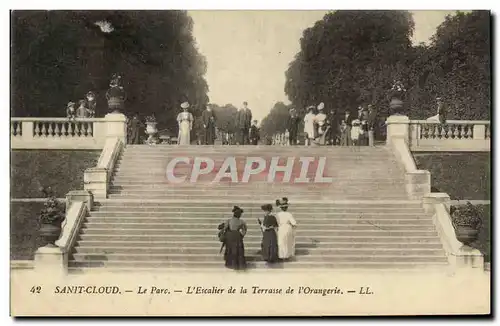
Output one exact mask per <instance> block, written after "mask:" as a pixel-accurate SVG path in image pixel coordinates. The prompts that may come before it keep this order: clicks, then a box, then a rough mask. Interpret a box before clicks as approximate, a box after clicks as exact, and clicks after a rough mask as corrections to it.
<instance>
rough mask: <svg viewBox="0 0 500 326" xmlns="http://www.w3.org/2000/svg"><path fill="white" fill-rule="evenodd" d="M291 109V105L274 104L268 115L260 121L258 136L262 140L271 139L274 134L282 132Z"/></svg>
mask: <svg viewBox="0 0 500 326" xmlns="http://www.w3.org/2000/svg"><path fill="white" fill-rule="evenodd" d="M291 108H292V106H291V105H286V104H285V103H283V102H277V103H275V104H274V106H273V108H272V109H271V111H270V112H269V114H268V115H267V116H266V117H265V118H264V119H262V122H261V124H260V134H261V138H262V139H265V138H268V137H271V136H272V135H274V134H275V133H280V132H284V131H285V130H286V129H287V122H288V117H289V115H290V113H289V112H290V109H291ZM299 130H300V127H299Z"/></svg>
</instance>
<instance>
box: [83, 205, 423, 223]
mask: <svg viewBox="0 0 500 326" xmlns="http://www.w3.org/2000/svg"><path fill="white" fill-rule="evenodd" d="M242 208H243V209H244V211H245V212H244V213H243V220H246V219H247V218H249V217H261V216H263V212H262V210H261V209H260V208H257V207H255V208H251V207H245V206H242ZM291 212H292V213H293V215H294V217H296V218H297V219H301V220H308V219H315V220H317V219H327V220H333V219H337V220H339V219H344V218H346V219H349V218H351V219H356V218H369V219H378V218H387V219H430V216H428V215H426V214H423V212H422V211H421V210H420V209H409V210H408V211H406V210H386V211H373V212H372V211H370V210H363V209H359V210H356V209H354V208H353V209H352V210H346V209H344V210H340V209H338V210H334V209H332V210H314V211H311V212H308V211H307V210H305V209H303V210H300V211H299V210H296V209H295V210H291ZM90 215H91V216H101V217H102V216H106V217H113V216H114V217H126V216H129V217H163V218H176V217H178V218H186V216H189V217H190V218H193V219H195V220H196V219H197V218H202V219H207V218H218V219H221V218H230V217H231V215H232V213H231V209H230V208H227V209H218V208H203V207H185V208H184V209H182V208H178V209H176V208H169V207H165V208H144V209H143V208H140V207H138V208H134V207H121V208H120V207H116V208H111V207H102V208H100V209H99V210H98V211H92V212H91V214H90Z"/></svg>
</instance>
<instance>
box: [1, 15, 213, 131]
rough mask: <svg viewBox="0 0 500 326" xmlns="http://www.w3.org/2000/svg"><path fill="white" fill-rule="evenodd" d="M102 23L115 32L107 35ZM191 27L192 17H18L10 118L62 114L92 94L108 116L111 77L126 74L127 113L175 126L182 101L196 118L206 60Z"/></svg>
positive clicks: (101, 112)
mask: <svg viewBox="0 0 500 326" xmlns="http://www.w3.org/2000/svg"><path fill="white" fill-rule="evenodd" d="M97 21H106V22H109V23H110V25H111V26H112V28H113V31H111V32H109V33H107V32H103V31H102V30H101V28H100V27H99V26H97V25H96V24H95V23H96V22H97ZM192 29H193V21H192V19H191V18H190V17H189V16H188V15H187V13H186V12H185V11H14V12H13V14H12V50H11V51H12V58H13V60H12V68H13V74H12V75H13V78H12V84H13V85H12V103H13V106H12V109H11V114H12V115H14V116H61V115H62V114H63V111H64V108H65V104H66V103H67V102H68V101H70V100H73V101H75V100H79V99H82V98H83V97H84V94H85V93H86V92H87V91H89V90H93V91H94V92H96V93H97V94H98V107H97V115H98V116H103V115H104V114H106V113H107V103H106V101H105V99H104V94H105V92H106V90H107V89H108V83H109V78H110V76H111V74H112V73H113V72H119V73H120V74H122V76H123V82H124V83H123V84H124V87H125V90H126V92H127V101H126V108H125V112H124V113H126V114H130V113H135V112H137V113H139V114H140V115H149V114H151V113H155V115H156V117H157V119H158V121H159V122H160V124H161V125H163V126H164V127H166V128H172V127H174V128H175V126H176V121H175V116H176V114H177V113H178V112H180V109H179V104H180V103H181V102H182V101H189V102H190V103H191V105H192V108H193V113H194V114H195V116H196V115H198V114H199V112H200V111H201V109H202V108H203V107H204V106H205V104H206V103H207V102H208V97H207V95H206V94H207V92H208V86H207V83H206V81H205V79H204V74H205V72H206V62H205V59H204V58H203V57H202V56H201V55H200V54H199V53H198V50H197V48H196V46H195V41H194V38H193V36H192Z"/></svg>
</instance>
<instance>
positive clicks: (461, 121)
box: [410, 120, 491, 125]
mask: <svg viewBox="0 0 500 326" xmlns="http://www.w3.org/2000/svg"><path fill="white" fill-rule="evenodd" d="M417 123H424V124H426V123H428V124H440V123H441V122H439V121H427V120H410V124H417ZM490 123H491V122H490V121H489V120H446V121H445V124H468V125H469V124H475V125H489V124H490Z"/></svg>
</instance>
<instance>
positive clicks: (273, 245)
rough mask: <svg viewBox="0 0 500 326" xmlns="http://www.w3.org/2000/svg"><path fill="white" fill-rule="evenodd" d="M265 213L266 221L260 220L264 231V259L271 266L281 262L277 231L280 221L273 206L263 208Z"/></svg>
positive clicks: (266, 205)
mask: <svg viewBox="0 0 500 326" xmlns="http://www.w3.org/2000/svg"><path fill="white" fill-rule="evenodd" d="M261 209H262V210H263V211H264V214H265V215H264V220H263V221H261V220H260V219H259V220H258V222H259V225H260V227H261V229H262V243H261V249H262V251H261V252H262V258H263V259H264V260H265V261H266V262H267V263H269V264H271V263H276V262H278V260H279V255H278V236H277V234H276V229H277V228H278V221H277V220H276V216H274V214H273V205H271V204H265V205H262V206H261Z"/></svg>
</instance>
